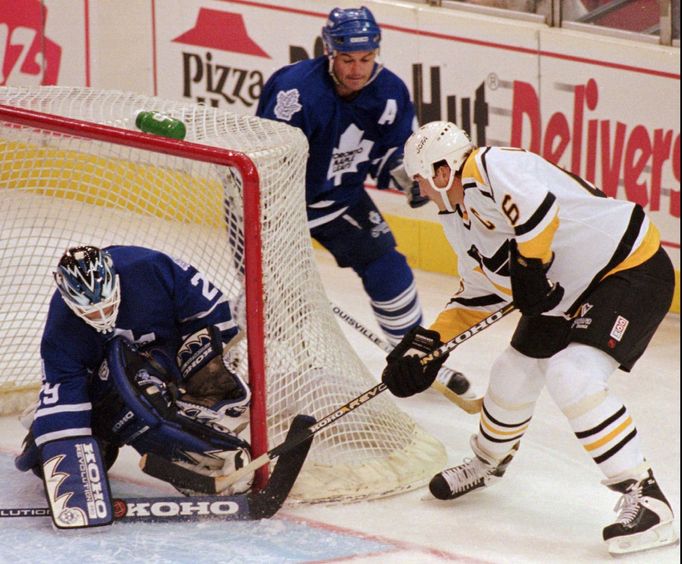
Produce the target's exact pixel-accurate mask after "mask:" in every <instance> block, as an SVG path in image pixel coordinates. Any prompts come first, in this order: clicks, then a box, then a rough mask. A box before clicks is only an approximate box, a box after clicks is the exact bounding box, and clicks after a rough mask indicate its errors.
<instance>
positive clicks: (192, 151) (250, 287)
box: [0, 104, 268, 490]
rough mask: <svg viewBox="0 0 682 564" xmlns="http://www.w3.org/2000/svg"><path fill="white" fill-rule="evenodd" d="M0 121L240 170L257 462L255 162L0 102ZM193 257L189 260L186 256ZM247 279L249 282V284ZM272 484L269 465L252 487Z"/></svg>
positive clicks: (259, 276)
mask: <svg viewBox="0 0 682 564" xmlns="http://www.w3.org/2000/svg"><path fill="white" fill-rule="evenodd" d="M0 120H1V121H6V122H9V123H13V124H16V125H21V126H26V127H32V128H37V129H49V130H50V131H55V132H58V133H63V134H66V135H70V136H74V137H84V138H86V139H92V140H95V141H104V142H106V143H114V144H117V145H124V146H127V147H133V148H136V149H142V150H145V151H152V152H157V153H165V154H167V155H172V156H175V157H181V158H190V159H192V160H196V161H202V162H206V163H211V164H214V165H218V166H225V167H232V168H235V169H237V170H238V171H239V173H240V175H241V178H242V184H243V195H244V277H245V283H244V286H245V288H246V307H247V311H248V312H249V318H250V319H252V320H254V321H255V323H253V322H251V323H247V326H246V338H247V343H248V346H247V355H248V362H249V384H250V386H251V392H252V395H251V407H250V408H251V416H250V418H251V450H252V457H253V458H257V457H258V456H261V455H262V454H264V453H265V452H267V450H268V431H267V401H266V395H265V388H266V382H265V331H264V321H265V317H264V306H263V254H262V252H261V244H262V233H261V223H260V212H261V201H260V176H259V174H258V169H257V168H256V165H255V163H254V162H253V161H252V160H251V158H250V157H248V156H247V155H246V154H245V153H241V152H239V151H233V150H229V149H220V148H218V147H211V146H209V145H201V144H199V143H192V142H189V141H183V140H179V139H169V138H167V137H160V136H157V135H153V134H149V133H142V132H137V131H132V130H129V129H122V128H119V127H113V126H109V125H101V124H97V123H92V122H87V121H84V120H79V119H74V118H67V117H64V116H58V115H55V114H48V113H44V112H38V111H35V110H27V109H25V108H18V107H15V106H8V105H5V104H0ZM188 258H190V257H188ZM247 280H248V284H247V283H246V281H247ZM267 481H268V467H267V465H266V466H263V467H261V468H259V469H258V470H257V471H256V476H255V479H254V488H255V489H258V490H260V489H263V488H264V487H265V485H266V483H267Z"/></svg>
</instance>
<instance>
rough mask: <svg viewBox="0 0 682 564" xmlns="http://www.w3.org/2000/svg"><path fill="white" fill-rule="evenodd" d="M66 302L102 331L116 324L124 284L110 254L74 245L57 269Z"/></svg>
mask: <svg viewBox="0 0 682 564" xmlns="http://www.w3.org/2000/svg"><path fill="white" fill-rule="evenodd" d="M54 279H55V282H56V283H57V288H58V289H59V293H60V294H61V295H62V299H63V300H64V302H65V303H66V305H67V306H69V308H70V309H71V311H73V312H74V313H75V314H76V315H77V316H78V317H80V318H81V319H83V320H84V321H85V322H86V323H87V324H88V325H91V326H92V327H94V328H95V329H97V331H99V332H100V333H107V332H109V331H111V330H112V329H113V328H114V324H115V323H116V317H117V316H118V306H119V304H120V303H121V288H120V283H119V279H118V275H117V274H116V269H115V268H114V261H113V260H112V259H111V255H110V254H109V253H108V252H107V251H105V250H102V249H98V248H97V247H92V246H82V247H71V248H70V249H67V250H66V252H65V253H64V254H63V255H62V258H61V259H59V264H58V265H57V270H56V272H54Z"/></svg>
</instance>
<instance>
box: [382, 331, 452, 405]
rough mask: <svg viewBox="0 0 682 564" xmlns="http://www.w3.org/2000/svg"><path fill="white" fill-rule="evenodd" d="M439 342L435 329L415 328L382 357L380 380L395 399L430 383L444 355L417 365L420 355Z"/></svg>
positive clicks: (417, 390)
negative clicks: (384, 365) (384, 358)
mask: <svg viewBox="0 0 682 564" xmlns="http://www.w3.org/2000/svg"><path fill="white" fill-rule="evenodd" d="M441 345H442V343H441V340H440V335H439V334H438V332H437V331H429V330H427V329H424V328H423V327H415V328H414V329H412V330H411V331H410V332H409V333H407V334H406V335H405V337H403V340H402V341H400V343H398V345H397V346H396V347H395V349H393V350H392V351H391V353H390V354H389V355H388V356H387V357H386V362H387V364H386V368H384V371H383V373H382V375H381V381H382V382H383V383H384V384H386V387H387V388H388V389H389V391H390V392H391V393H392V394H393V395H394V396H397V397H399V398H406V397H409V396H413V395H414V394H418V393H420V392H423V391H424V390H426V389H427V388H429V387H430V386H431V384H433V381H434V380H435V379H436V375H437V374H438V371H439V370H440V368H441V366H442V365H443V363H444V362H445V361H446V360H447V358H448V355H447V354H446V355H443V356H441V357H440V358H438V359H437V360H432V361H431V362H429V363H428V364H427V365H426V366H422V365H421V363H420V357H421V356H423V355H425V354H428V353H430V352H433V351H434V350H436V349H437V348H438V347H440V346H441Z"/></svg>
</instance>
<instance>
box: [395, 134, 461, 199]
mask: <svg viewBox="0 0 682 564" xmlns="http://www.w3.org/2000/svg"><path fill="white" fill-rule="evenodd" d="M474 148H475V146H474V144H473V143H472V142H471V139H469V136H468V135H467V133H466V132H465V131H464V130H463V129H460V128H459V127H458V126H457V125H455V124H454V123H452V122H449V121H432V122H430V123H427V124H425V125H422V126H421V127H420V128H419V129H418V130H417V131H415V132H414V133H413V134H412V135H411V136H410V137H409V139H408V140H407V141H406V142H405V156H404V164H405V172H407V174H408V176H409V177H410V178H414V177H415V176H416V175H417V174H418V175H420V176H422V177H423V178H425V179H426V180H428V181H429V184H431V187H432V188H433V189H434V190H437V191H438V192H440V194H441V197H442V198H443V202H445V205H446V207H447V208H448V209H450V203H449V201H448V200H447V197H446V194H445V192H447V191H448V189H449V188H450V186H451V185H452V179H453V177H454V176H455V174H457V173H458V172H459V170H460V169H461V168H462V166H463V165H464V161H466V159H467V157H468V156H469V153H471V151H472V150H473V149H474ZM441 161H445V162H446V163H447V164H448V166H449V167H450V178H449V179H448V183H447V185H446V188H438V187H437V186H436V185H435V184H434V182H433V177H434V176H435V175H436V171H435V168H434V165H435V164H436V163H439V162H441Z"/></svg>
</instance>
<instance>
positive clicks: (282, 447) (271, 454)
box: [215, 382, 387, 491]
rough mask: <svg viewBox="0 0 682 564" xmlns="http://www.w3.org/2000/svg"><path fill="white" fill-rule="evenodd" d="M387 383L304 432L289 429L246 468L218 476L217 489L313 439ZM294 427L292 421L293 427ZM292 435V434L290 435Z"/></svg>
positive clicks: (358, 397) (374, 388)
mask: <svg viewBox="0 0 682 564" xmlns="http://www.w3.org/2000/svg"><path fill="white" fill-rule="evenodd" d="M386 389H387V388H386V384H384V383H383V382H380V383H379V384H377V385H376V386H373V387H371V388H370V389H369V390H367V391H366V392H364V393H362V394H360V395H359V396H357V397H355V398H353V399H352V400H350V401H349V402H348V403H345V404H344V405H342V406H341V407H339V408H337V409H336V410H334V411H333V412H332V413H330V414H328V415H326V416H325V417H323V418H322V419H320V420H319V421H317V422H316V423H314V424H312V425H310V426H309V427H306V428H305V429H304V430H303V431H302V432H292V429H289V433H288V434H287V438H286V439H285V440H284V442H283V443H280V444H279V445H277V446H276V447H274V448H272V449H270V450H269V451H268V452H266V453H264V454H261V455H260V456H259V457H258V458H255V459H254V460H252V461H251V462H250V463H249V464H247V465H246V466H244V468H240V469H239V470H236V471H235V472H232V474H227V475H225V476H218V477H217V478H215V480H216V490H217V491H221V490H224V489H225V488H226V487H228V486H230V485H232V484H234V483H235V482H238V481H239V480H241V479H242V478H243V477H244V476H246V475H247V474H249V473H250V472H254V471H255V470H258V469H259V468H260V467H261V466H265V465H266V464H267V463H268V462H270V461H271V460H273V459H274V458H276V457H278V456H281V455H283V454H284V453H285V452H287V451H289V450H291V449H292V448H294V447H295V446H297V445H299V444H301V443H302V442H304V441H307V440H309V439H312V437H313V435H315V433H318V432H319V431H321V430H322V429H324V428H326V427H328V426H329V425H331V424H332V423H334V422H335V421H336V420H338V419H340V418H341V417H343V416H344V415H347V414H349V413H350V412H351V411H354V410H356V409H357V408H358V407H360V406H361V405H364V404H365V403H367V402H368V401H369V400H371V399H372V398H375V397H376V396H378V395H379V394H380V393H381V392H383V391H384V390H386ZM297 417H301V416H300V415H297ZM293 427H294V425H293V423H292V428H293ZM290 435H291V436H290Z"/></svg>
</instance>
